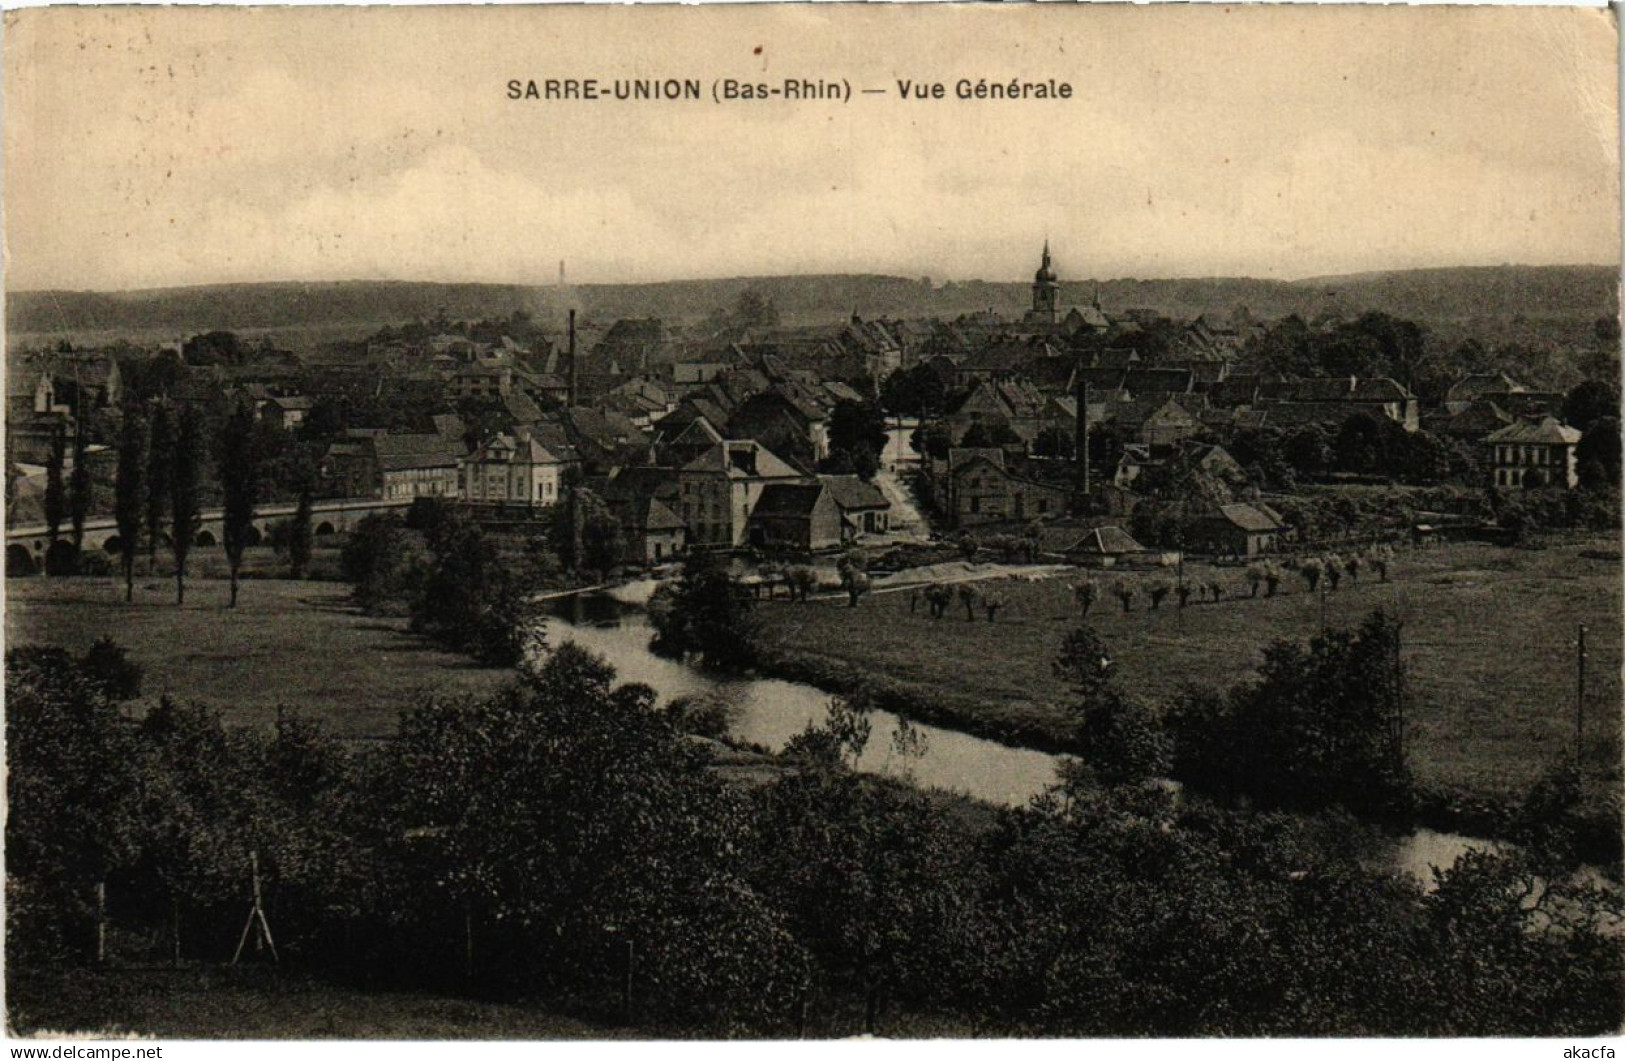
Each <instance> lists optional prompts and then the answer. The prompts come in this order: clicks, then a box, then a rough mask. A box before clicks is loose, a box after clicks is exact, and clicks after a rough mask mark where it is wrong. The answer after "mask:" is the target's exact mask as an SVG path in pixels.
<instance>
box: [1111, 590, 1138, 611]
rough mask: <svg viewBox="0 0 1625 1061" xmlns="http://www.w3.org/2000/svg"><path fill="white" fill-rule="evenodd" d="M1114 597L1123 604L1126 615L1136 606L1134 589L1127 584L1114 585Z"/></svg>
mask: <svg viewBox="0 0 1625 1061" xmlns="http://www.w3.org/2000/svg"><path fill="white" fill-rule="evenodd" d="M1112 595H1113V596H1115V597H1116V598H1117V599H1118V600H1119V601H1121V602H1122V605H1123V611H1124V612H1125V613H1126V612H1128V611H1130V610H1131V609H1132V608H1133V606H1134V587H1133V586H1131V585H1129V584H1128V583H1127V582H1116V583H1113V584H1112Z"/></svg>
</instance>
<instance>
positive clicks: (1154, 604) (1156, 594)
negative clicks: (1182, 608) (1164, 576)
mask: <svg viewBox="0 0 1625 1061" xmlns="http://www.w3.org/2000/svg"><path fill="white" fill-rule="evenodd" d="M1171 589H1173V587H1172V586H1170V585H1169V584H1168V583H1167V582H1163V581H1158V582H1153V583H1152V584H1151V592H1150V597H1151V610H1152V611H1156V610H1157V609H1158V608H1160V607H1162V602H1163V600H1164V598H1166V597H1167V596H1168V592H1169V591H1170V590H1171Z"/></svg>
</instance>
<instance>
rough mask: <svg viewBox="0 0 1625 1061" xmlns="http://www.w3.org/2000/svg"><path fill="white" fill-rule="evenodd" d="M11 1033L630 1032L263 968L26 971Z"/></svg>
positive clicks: (348, 1035) (551, 1035)
mask: <svg viewBox="0 0 1625 1061" xmlns="http://www.w3.org/2000/svg"><path fill="white" fill-rule="evenodd" d="M6 988H7V993H8V995H9V997H8V998H7V1000H6V1003H7V1010H8V1017H9V1018H10V1019H9V1023H10V1024H11V1032H12V1034H14V1035H22V1036H32V1035H39V1036H41V1037H44V1038H52V1037H55V1036H57V1035H60V1034H61V1033H62V1032H64V1031H68V1032H72V1033H75V1034H80V1035H83V1034H87V1033H89V1034H95V1035H98V1036H102V1035H106V1036H111V1037H117V1036H121V1035H140V1036H154V1037H157V1038H160V1039H169V1038H185V1039H448V1038H450V1039H610V1038H621V1037H628V1036H630V1035H632V1034H635V1033H634V1032H633V1031H632V1030H631V1029H628V1028H618V1027H612V1026H609V1025H604V1024H592V1023H587V1022H585V1021H582V1020H577V1019H575V1018H572V1017H568V1016H561V1015H558V1014H556V1013H551V1012H549V1011H547V1010H545V1009H540V1008H537V1007H535V1006H530V1005H505V1004H502V1003H496V1002H482V1001H474V1000H469V999H459V998H446V997H436V996H432V995H421V994H414V993H405V992H385V991H365V990H360V989H357V988H346V987H341V986H338V985H335V984H331V983H326V982H323V981H319V980H310V979H305V978H302V977H300V976H298V975H297V974H294V975H278V973H277V972H276V971H275V970H271V969H266V968H264V967H254V966H245V967H242V968H236V969H232V968H221V967H218V966H208V967H184V968H180V969H163V968H157V967H146V968H136V969H119V970H117V971H113V972H99V971H95V970H88V969H82V970H56V969H53V970H38V971H25V972H20V973H17V974H14V975H13V976H11V977H8V979H7V982H6Z"/></svg>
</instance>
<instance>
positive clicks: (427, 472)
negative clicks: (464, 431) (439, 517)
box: [363, 434, 463, 500]
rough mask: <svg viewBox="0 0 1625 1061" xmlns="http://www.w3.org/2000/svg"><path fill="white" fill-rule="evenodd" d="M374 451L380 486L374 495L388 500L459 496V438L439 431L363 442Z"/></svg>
mask: <svg viewBox="0 0 1625 1061" xmlns="http://www.w3.org/2000/svg"><path fill="white" fill-rule="evenodd" d="M363 444H364V445H366V446H370V447H371V449H372V453H373V461H374V465H373V466H374V468H375V469H376V474H377V480H376V483H377V486H376V490H375V492H374V494H373V496H376V497H380V498H383V499H385V500H403V499H406V498H418V497H441V498H447V499H455V498H456V497H457V495H458V475H457V462H458V459H459V458H461V457H462V455H463V443H462V440H461V439H460V438H459V439H447V438H445V437H444V436H443V435H439V434H424V435H377V436H375V437H373V438H370V439H367V440H365V442H364V443H363Z"/></svg>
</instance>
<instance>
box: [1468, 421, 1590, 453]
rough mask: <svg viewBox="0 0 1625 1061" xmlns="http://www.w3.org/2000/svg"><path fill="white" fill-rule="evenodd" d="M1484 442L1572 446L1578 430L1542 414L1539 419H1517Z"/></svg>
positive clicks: (1577, 435) (1578, 433) (1578, 439)
mask: <svg viewBox="0 0 1625 1061" xmlns="http://www.w3.org/2000/svg"><path fill="white" fill-rule="evenodd" d="M1484 441H1486V442H1498V443H1508V442H1510V443H1519V444H1524V445H1542V446H1572V445H1574V444H1575V443H1577V442H1579V441H1580V432H1579V431H1577V430H1575V429H1574V428H1572V427H1568V426H1566V425H1564V424H1561V423H1559V422H1558V421H1557V418H1556V417H1552V416H1543V417H1541V418H1540V419H1539V420H1533V419H1530V420H1519V421H1518V422H1517V423H1515V424H1510V425H1508V426H1506V427H1503V428H1502V429H1501V430H1499V431H1497V432H1495V433H1494V434H1493V435H1491V436H1490V437H1489V438H1487V439H1485V440H1484Z"/></svg>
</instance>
